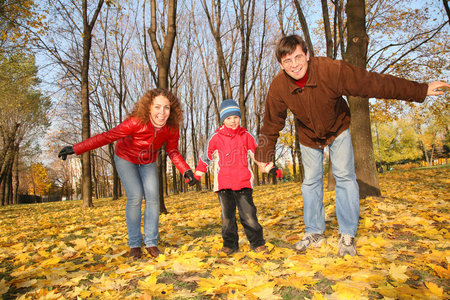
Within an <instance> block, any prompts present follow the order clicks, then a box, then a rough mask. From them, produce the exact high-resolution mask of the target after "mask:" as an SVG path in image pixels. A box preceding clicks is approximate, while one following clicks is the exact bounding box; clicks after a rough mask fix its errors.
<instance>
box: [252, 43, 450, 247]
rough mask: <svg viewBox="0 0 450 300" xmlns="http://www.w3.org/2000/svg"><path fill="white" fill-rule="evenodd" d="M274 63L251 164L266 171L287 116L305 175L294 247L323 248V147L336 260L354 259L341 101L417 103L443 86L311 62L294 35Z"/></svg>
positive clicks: (353, 195) (351, 182)
mask: <svg viewBox="0 0 450 300" xmlns="http://www.w3.org/2000/svg"><path fill="white" fill-rule="evenodd" d="M276 57H277V60H278V63H279V64H280V66H281V69H282V70H281V71H280V72H279V73H278V74H277V75H276V76H275V78H274V79H273V81H272V83H271V85H270V88H269V92H268V95H267V99H266V104H265V115H264V119H263V126H262V128H261V132H260V136H259V139H258V144H259V146H258V148H257V149H256V153H255V159H256V160H257V161H259V162H262V163H267V165H266V168H264V170H263V171H267V170H270V168H271V166H272V163H271V161H272V160H273V156H274V149H275V144H276V141H277V139H278V136H279V132H280V130H282V129H283V127H284V124H285V119H286V116H287V109H289V110H291V111H292V113H293V114H294V116H295V118H296V123H297V126H298V129H299V141H300V150H301V154H302V163H303V167H304V170H305V179H304V180H303V184H302V187H301V190H302V195H303V205H304V207H303V217H304V222H305V236H304V237H303V239H302V240H301V241H299V242H298V243H296V244H295V245H294V247H295V248H296V249H297V250H299V251H304V250H306V249H307V248H309V247H319V246H320V245H321V244H322V243H325V242H326V239H325V237H324V234H323V233H324V231H325V213H324V206H323V167H322V161H323V149H324V148H325V147H326V146H328V147H329V151H330V157H331V162H332V167H333V175H334V177H335V179H336V189H335V191H336V215H337V219H338V224H339V234H340V238H339V243H338V255H340V256H344V255H345V254H349V255H353V256H354V255H356V254H357V251H356V246H355V236H356V231H357V229H358V219H359V190H358V184H357V182H356V174H355V167H354V159H353V148H352V141H351V136H350V132H349V127H350V110H349V107H348V104H347V102H346V101H345V100H344V98H343V97H342V96H359V97H374V98H385V99H402V100H406V101H415V102H423V101H424V99H425V97H426V96H427V95H440V94H443V92H440V91H435V90H436V89H437V88H440V87H450V85H449V84H447V83H444V82H433V83H430V84H425V83H417V82H413V81H408V80H406V79H402V78H398V77H394V76H390V75H381V74H377V73H373V72H368V71H366V70H364V69H362V68H359V67H356V66H352V65H350V64H349V63H347V62H345V61H341V60H332V59H330V58H326V57H309V53H308V50H307V47H306V43H305V42H304V41H303V39H302V38H301V37H299V36H298V35H290V36H286V37H283V38H282V39H281V40H280V41H279V42H278V44H277V48H276Z"/></svg>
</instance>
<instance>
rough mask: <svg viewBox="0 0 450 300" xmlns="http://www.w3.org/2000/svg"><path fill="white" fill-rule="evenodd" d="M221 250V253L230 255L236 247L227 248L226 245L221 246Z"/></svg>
mask: <svg viewBox="0 0 450 300" xmlns="http://www.w3.org/2000/svg"><path fill="white" fill-rule="evenodd" d="M221 251H222V252H223V253H225V254H226V255H231V254H233V253H234V252H236V251H237V249H231V248H228V247H225V246H223V247H222V250H221Z"/></svg>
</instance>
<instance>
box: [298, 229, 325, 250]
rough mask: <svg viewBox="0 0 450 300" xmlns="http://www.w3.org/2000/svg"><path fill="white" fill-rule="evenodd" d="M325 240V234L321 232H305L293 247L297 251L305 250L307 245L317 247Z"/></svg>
mask: <svg viewBox="0 0 450 300" xmlns="http://www.w3.org/2000/svg"><path fill="white" fill-rule="evenodd" d="M326 242H327V240H326V239H325V236H324V235H323V234H321V233H307V234H305V236H304V237H303V238H302V240H301V241H300V242H297V243H296V244H295V245H294V248H295V249H296V250H298V251H305V250H306V249H307V248H309V247H314V248H318V247H320V246H321V245H322V244H323V243H326Z"/></svg>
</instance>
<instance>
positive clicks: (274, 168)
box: [269, 165, 278, 177]
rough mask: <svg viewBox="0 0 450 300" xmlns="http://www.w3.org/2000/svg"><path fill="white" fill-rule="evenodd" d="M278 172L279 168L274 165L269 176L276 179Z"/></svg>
mask: <svg viewBox="0 0 450 300" xmlns="http://www.w3.org/2000/svg"><path fill="white" fill-rule="evenodd" d="M277 170H278V167H277V166H275V165H273V167H272V169H270V171H269V174H270V175H273V177H276V176H277Z"/></svg>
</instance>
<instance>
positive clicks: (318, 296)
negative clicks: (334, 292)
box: [312, 291, 327, 300]
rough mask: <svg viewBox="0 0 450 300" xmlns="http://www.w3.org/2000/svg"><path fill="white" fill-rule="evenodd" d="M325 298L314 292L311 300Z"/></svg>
mask: <svg viewBox="0 0 450 300" xmlns="http://www.w3.org/2000/svg"><path fill="white" fill-rule="evenodd" d="M326 299H327V298H325V297H324V296H323V295H322V294H320V293H319V292H317V291H314V295H313V298H312V300H326Z"/></svg>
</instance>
